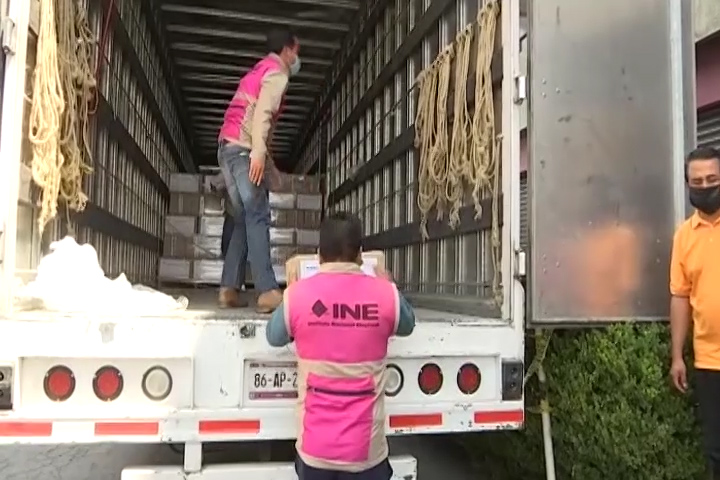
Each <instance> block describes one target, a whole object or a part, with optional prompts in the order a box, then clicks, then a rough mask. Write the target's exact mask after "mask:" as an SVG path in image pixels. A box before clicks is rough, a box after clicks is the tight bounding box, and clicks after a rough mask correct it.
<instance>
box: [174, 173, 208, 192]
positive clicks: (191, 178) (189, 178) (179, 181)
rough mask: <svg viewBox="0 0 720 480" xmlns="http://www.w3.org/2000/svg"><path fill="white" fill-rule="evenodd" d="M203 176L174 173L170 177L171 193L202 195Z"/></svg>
mask: <svg viewBox="0 0 720 480" xmlns="http://www.w3.org/2000/svg"><path fill="white" fill-rule="evenodd" d="M201 185H202V176H201V175H196V174H194V173H173V174H171V175H170V185H169V186H168V188H169V189H170V191H171V192H183V193H200V189H201Z"/></svg>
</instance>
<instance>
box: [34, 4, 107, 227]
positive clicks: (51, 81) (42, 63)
mask: <svg viewBox="0 0 720 480" xmlns="http://www.w3.org/2000/svg"><path fill="white" fill-rule="evenodd" d="M93 43H94V39H93V36H92V31H91V30H90V27H89V25H88V21H87V17H86V12H85V9H84V8H83V7H81V6H80V4H79V2H78V1H77V0H57V1H56V0H41V1H40V32H39V35H38V44H37V60H36V62H37V63H36V65H35V71H34V72H33V82H34V83H33V98H32V105H31V108H30V132H29V139H30V142H31V143H32V146H33V156H32V174H33V180H34V181H35V183H36V184H37V185H38V187H40V190H41V204H40V214H39V216H38V224H39V227H40V230H41V231H42V230H43V229H44V227H45V225H46V224H47V223H48V222H49V221H50V220H52V219H53V218H55V216H56V215H57V206H58V200H59V199H62V200H63V201H64V202H65V204H66V205H67V207H69V208H70V209H72V210H76V211H80V210H82V209H83V208H85V204H86V203H87V196H86V195H85V193H84V192H83V191H82V183H83V179H84V176H85V175H86V174H88V173H90V172H91V171H92V169H91V167H90V154H91V152H90V145H89V133H88V127H89V123H88V115H89V104H90V102H91V101H92V98H93V93H94V89H95V79H94V77H93V69H92V68H91V66H90V63H91V50H92V45H93Z"/></svg>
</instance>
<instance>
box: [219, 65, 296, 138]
mask: <svg viewBox="0 0 720 480" xmlns="http://www.w3.org/2000/svg"><path fill="white" fill-rule="evenodd" d="M279 62H280V60H279V59H278V58H276V57H274V56H272V55H268V56H267V57H265V58H263V59H262V60H260V61H259V62H258V63H256V64H255V66H254V67H253V69H252V70H250V71H249V72H248V73H246V74H245V75H244V76H243V77H242V78H241V79H240V83H239V84H238V87H237V90H236V91H235V96H234V97H233V98H232V100H230V105H229V106H228V108H227V110H225V119H224V121H223V125H222V128H220V135H219V137H220V139H221V140H223V139H224V140H238V139H239V138H240V133H241V131H242V127H243V125H242V124H243V122H244V121H246V120H248V121H249V120H250V119H246V118H245V114H246V112H247V110H248V107H249V106H250V105H251V104H252V103H255V102H256V101H257V99H258V97H259V96H260V88H261V87H262V81H263V78H264V77H265V75H267V74H268V73H272V72H277V71H280V70H282V66H281V65H280V63H279ZM284 103H285V99H284V96H283V101H282V103H281V105H280V108H279V109H278V111H277V113H276V114H275V117H274V120H276V119H277V117H278V115H280V111H281V110H282V108H283V105H284Z"/></svg>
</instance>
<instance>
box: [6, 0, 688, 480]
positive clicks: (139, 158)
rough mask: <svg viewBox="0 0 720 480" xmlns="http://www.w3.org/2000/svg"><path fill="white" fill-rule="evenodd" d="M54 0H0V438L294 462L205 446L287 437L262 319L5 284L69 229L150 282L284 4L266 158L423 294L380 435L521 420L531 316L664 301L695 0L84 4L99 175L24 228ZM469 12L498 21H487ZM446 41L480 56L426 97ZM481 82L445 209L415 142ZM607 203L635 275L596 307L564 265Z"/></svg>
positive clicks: (653, 312)
mask: <svg viewBox="0 0 720 480" xmlns="http://www.w3.org/2000/svg"><path fill="white" fill-rule="evenodd" d="M66 2H70V0H55V2H53V1H47V0H32V1H28V0H5V1H4V2H2V8H3V10H2V14H3V21H2V47H3V62H2V64H3V65H4V70H3V72H2V78H3V83H2V110H1V111H2V117H1V118H0V121H1V123H0V160H1V162H0V169H1V171H0V191H1V192H2V195H0V199H1V203H0V219H1V220H2V221H1V222H0V228H1V230H0V241H1V244H2V249H1V250H0V261H1V263H0V271H1V272H2V275H1V276H0V319H1V320H2V321H0V445H18V444H88V443H143V444H147V443H169V444H178V445H182V446H183V447H184V450H183V451H184V461H183V464H182V465H167V466H159V467H158V466H155V467H144V466H135V465H128V466H127V468H125V469H124V470H123V472H122V479H123V480H166V479H167V480H169V479H175V478H193V479H198V480H200V479H210V480H221V479H230V478H237V477H238V476H242V478H247V479H256V480H261V479H273V480H281V479H292V478H295V473H294V469H293V466H292V464H291V463H282V462H278V463H274V462H261V463H253V464H244V463H237V464H223V465H210V464H207V462H204V461H203V445H207V444H211V443H214V442H238V443H242V442H250V441H261V442H262V441H267V442H271V441H275V440H289V439H293V438H294V437H295V403H296V400H295V398H293V396H292V395H290V396H285V397H284V396H278V395H273V392H272V390H273V388H276V387H275V386H273V384H272V382H270V384H266V383H265V382H260V383H258V382H253V381H252V379H253V378H256V377H257V376H258V375H259V376H261V377H262V376H263V375H265V376H275V375H292V373H293V371H294V360H295V359H294V348H293V346H292V345H291V346H289V347H287V348H285V349H274V348H271V347H270V346H268V345H267V343H266V341H265V332H264V329H265V324H266V322H267V317H265V316H262V315H259V314H256V313H255V312H254V311H252V310H251V309H231V310H219V309H218V308H217V307H216V306H215V301H214V300H215V298H214V294H213V292H209V293H208V291H207V290H203V289H195V288H189V289H187V290H184V291H182V293H183V294H184V295H185V296H187V298H188V299H189V306H188V309H187V310H186V311H182V312H177V313H173V314H168V315H152V316H150V315H130V316H129V315H118V314H117V313H116V312H112V311H108V312H106V313H103V314H102V315H96V314H93V315H82V314H70V313H59V312H53V311H47V310H43V309H23V310H20V309H18V308H16V307H15V306H14V295H15V293H14V292H16V291H17V289H18V285H19V284H20V283H22V282H25V281H27V280H29V279H32V278H33V275H34V273H35V269H36V267H37V265H38V262H39V259H40V257H41V255H42V253H43V252H44V251H45V249H46V248H47V245H48V242H50V241H53V240H57V239H59V238H61V237H62V236H64V235H66V234H67V233H68V232H70V233H72V234H73V235H74V236H75V238H76V239H77V240H78V242H79V243H89V244H91V245H93V246H94V247H95V249H96V250H97V252H98V258H99V261H100V264H101V266H102V267H103V270H104V271H105V273H106V274H107V275H108V276H110V277H114V276H117V275H118V274H120V273H125V274H126V275H127V277H128V278H129V279H130V280H131V281H132V282H136V283H141V284H145V285H149V286H153V287H157V286H158V262H159V259H160V256H161V252H162V250H163V245H162V243H163V232H164V223H165V218H166V216H167V212H168V201H169V200H168V199H169V188H168V186H169V183H170V178H171V177H172V176H173V175H175V174H178V173H195V172H197V171H199V170H200V169H201V168H203V167H206V166H213V165H217V159H216V150H217V136H218V130H219V127H220V125H221V122H222V117H223V111H224V108H225V107H226V106H227V104H228V102H229V100H230V99H231V98H232V96H233V94H234V91H235V88H236V85H237V82H238V81H239V79H240V77H241V75H242V74H243V73H244V72H246V71H247V70H248V69H249V68H251V67H252V65H253V64H254V62H256V61H257V60H258V59H259V58H261V57H262V56H263V55H264V54H265V52H263V47H262V45H263V41H264V33H265V32H266V31H267V30H268V29H269V28H271V27H272V26H273V25H289V26H291V27H292V28H293V29H294V31H295V32H296V33H297V35H298V38H299V40H300V44H301V53H300V55H301V58H302V62H303V68H302V71H301V72H300V74H299V75H297V76H296V77H293V78H292V79H291V82H290V86H289V89H288V92H287V103H286V105H287V107H286V109H285V110H284V111H283V113H282V115H281V117H280V119H279V121H278V126H277V128H276V135H275V136H274V137H273V144H272V150H273V153H274V156H275V157H276V160H277V163H278V165H279V166H281V168H284V169H286V170H288V171H290V170H292V171H294V172H295V173H298V174H310V175H313V174H314V175H322V178H323V189H324V209H325V212H335V211H342V210H345V211H351V212H354V213H357V214H358V215H359V216H360V218H361V220H362V221H363V224H364V229H365V232H364V233H365V238H364V244H363V248H364V249H366V250H382V251H383V252H384V253H385V257H386V263H387V268H388V270H390V271H391V272H392V273H393V275H394V276H395V278H396V281H397V284H398V286H399V288H400V289H401V290H402V291H403V293H404V294H405V295H406V296H407V298H408V299H409V300H410V302H411V303H412V304H413V306H414V308H415V311H416V317H417V325H416V328H415V331H414V333H413V334H412V335H411V336H410V337H408V338H396V339H393V340H392V341H391V343H390V347H389V359H388V378H390V379H392V381H389V382H388V391H386V398H387V400H386V410H387V416H388V419H387V425H386V427H387V432H388V434H389V435H391V436H401V435H418V434H440V433H460V432H484V431H492V430H498V429H520V428H522V425H523V422H524V418H525V413H524V412H525V410H524V397H523V386H524V382H525V374H526V372H525V370H526V369H525V360H526V359H525V341H524V339H525V334H526V329H527V328H528V326H530V327H533V328H534V327H565V326H568V325H588V324H591V325H598V324H604V323H607V322H613V321H623V320H628V319H641V320H648V321H653V320H662V319H663V318H664V317H665V316H666V314H665V305H667V302H665V304H664V305H663V300H667V294H665V293H664V292H665V291H666V290H667V288H666V287H665V284H663V281H664V279H665V278H666V276H667V273H666V269H667V268H666V267H667V261H666V260H665V257H664V256H663V255H664V254H667V253H668V252H669V242H670V241H671V238H672V230H673V227H674V225H675V224H676V223H677V222H678V221H679V220H680V219H682V218H683V216H684V214H685V204H684V203H683V200H682V199H683V194H684V190H683V178H682V157H683V155H684V152H685V151H686V150H687V149H688V148H689V147H690V146H692V144H693V142H694V140H693V139H694V120H693V119H694V117H695V113H694V99H693V87H692V84H693V76H692V70H693V66H694V65H693V50H692V43H691V40H690V39H691V37H692V35H691V32H692V29H691V28H689V27H688V26H689V25H690V22H691V12H689V11H688V7H687V6H686V5H685V4H686V3H689V2H674V1H670V0H668V1H667V2H666V1H662V0H636V1H634V2H624V1H622V0H606V1H605V2H589V1H588V2H577V1H576V0H575V1H573V0H549V1H547V2H545V1H543V2H527V3H526V2H524V1H521V0H498V1H491V0H487V1H484V0H322V1H321V0H272V1H271V0H267V1H265V2H250V1H248V2H229V1H223V0H214V1H213V2H207V1H206V2H201V1H199V0H121V1H120V0H118V1H112V0H108V1H104V2H98V1H85V0H82V1H79V2H78V4H79V5H81V6H82V9H83V11H85V12H87V18H88V20H89V22H88V23H89V27H90V31H91V37H92V39H93V52H94V53H93V54H94V55H95V54H96V58H97V63H98V66H97V69H96V70H95V74H96V79H97V92H96V95H95V97H94V98H95V105H94V110H93V112H92V115H91V116H90V117H89V118H90V120H89V121H90V128H89V132H90V134H89V138H90V145H91V152H92V155H91V157H92V169H93V171H92V173H89V174H87V175H86V176H85V178H84V183H83V190H84V192H85V193H86V194H87V197H88V198H87V203H86V205H85V207H84V209H83V210H82V211H81V212H70V213H68V214H67V217H66V215H65V213H62V211H61V213H59V214H58V218H57V219H56V220H55V221H53V222H51V223H49V224H48V225H47V226H46V228H45V231H44V232H40V230H39V228H38V215H39V207H38V204H37V192H36V187H35V186H34V185H33V181H32V175H33V174H32V153H31V150H32V147H31V145H30V142H29V141H28V131H29V127H28V125H29V123H30V122H29V111H30V106H29V105H30V103H31V101H32V92H33V83H32V81H33V71H34V70H35V69H36V67H37V65H36V60H37V61H43V60H44V59H43V57H42V55H43V54H42V52H41V51H39V50H38V49H37V45H38V36H39V35H40V34H41V32H42V30H43V27H44V26H45V27H47V25H43V19H44V18H47V17H46V16H44V15H43V9H47V8H50V7H52V5H53V4H55V3H57V5H58V7H59V6H60V5H62V4H64V3H66ZM680 3H682V4H683V5H682V6H681V5H680ZM49 6H50V7H49ZM493 8H494V9H495V10H492V9H493ZM488 9H491V10H488ZM483 11H485V12H488V11H493V12H495V13H494V14H493V15H495V25H496V31H494V32H493V35H485V37H486V38H484V39H483V34H487V33H488V32H487V31H485V30H483V29H484V28H489V27H488V26H487V25H486V24H484V23H483V24H479V15H478V14H479V13H480V12H483ZM483 18H485V17H483ZM61 33H62V32H58V35H60V34H61ZM460 41H465V42H468V43H467V44H466V45H469V47H467V48H466V50H463V51H464V52H466V53H467V52H468V51H469V52H470V53H469V55H470V56H472V55H475V59H474V60H472V61H470V62H469V64H468V65H467V77H468V82H467V83H465V82H462V83H465V84H466V87H467V92H466V95H465V97H466V98H460V99H459V100H458V99H457V98H454V96H453V92H454V91H455V90H456V88H457V85H459V84H460V83H458V84H456V85H455V86H453V85H450V86H448V87H447V90H448V91H447V92H445V93H446V94H447V95H446V97H445V98H443V99H438V97H437V95H438V93H437V92H438V91H440V90H438V91H435V90H434V89H432V88H426V89H425V93H423V78H425V79H426V78H427V77H423V74H427V72H429V71H430V70H432V68H433V65H435V67H437V66H438V62H441V61H442V60H443V58H444V56H449V57H453V59H452V61H449V60H448V61H447V67H446V68H447V69H448V71H449V72H454V71H455V69H457V68H458V65H459V60H458V58H456V57H457V56H458V55H457V54H458V52H460V51H461V50H460V49H459V48H458V47H457V45H458V43H459V42H460ZM483 42H484V43H483ZM488 45H489V47H488ZM478 48H481V49H482V48H485V49H487V58H486V61H484V63H483V65H485V66H484V67H483V68H484V69H485V71H484V72H481V73H483V74H484V75H485V76H484V77H481V76H476V73H477V72H476V71H477V70H478V69H479V68H480V67H477V66H476V65H480V64H481V62H482V61H483V60H482V59H481V56H480V55H477V54H478ZM93 67H96V66H95V65H93ZM451 77H452V75H451ZM455 77H457V75H455ZM455 77H453V78H455ZM438 78H439V77H438ZM481 84H482V88H485V91H484V92H485V96H484V97H481V96H478V94H477V93H478V91H479V90H480V89H481ZM439 88H440V87H439ZM428 92H430V93H428ZM428 95H429V96H430V97H428ZM427 98H432V99H434V100H432V101H433V102H435V103H436V104H437V108H436V109H434V108H429V109H428V107H427V105H425V106H424V107H423V101H425V102H426V103H427ZM483 102H484V103H483ZM481 103H482V104H483V105H484V108H485V109H486V111H494V118H490V119H489V120H487V119H486V120H485V124H484V125H486V126H487V128H488V129H489V130H488V131H489V132H491V137H485V138H483V140H484V141H485V142H487V143H489V144H490V145H491V146H489V147H487V148H488V149H490V150H489V151H495V152H496V153H497V158H496V167H497V168H496V173H495V176H494V177H493V175H489V176H488V177H487V178H485V179H483V181H484V182H486V183H485V184H484V188H483V189H481V190H482V191H480V192H479V193H477V192H475V193H476V195H474V196H473V195H472V193H471V191H472V190H473V187H474V185H469V190H468V191H465V192H462V195H461V198H460V199H459V200H457V199H456V200H457V201H456V202H455V206H456V207H457V208H455V210H454V211H453V208H451V207H452V206H451V205H450V204H447V205H446V207H447V208H446V211H445V212H444V213H445V214H444V215H443V216H440V215H438V211H442V210H443V206H442V205H440V207H438V204H437V203H435V204H432V205H429V204H428V203H427V202H425V203H423V201H422V199H419V198H418V197H419V196H420V197H423V195H424V194H423V189H426V188H427V180H423V179H422V176H423V175H426V176H427V175H428V168H427V161H428V159H427V158H426V157H424V155H426V153H423V152H424V150H423V141H424V140H423V139H424V137H423V136H422V133H421V132H419V130H420V128H418V127H419V126H418V125H417V124H416V123H417V121H418V120H419V119H422V121H424V122H427V121H428V120H427V115H430V114H432V115H438V117H439V116H442V115H444V116H445V117H443V118H445V119H447V121H448V123H449V125H450V126H449V127H447V128H448V132H449V131H450V130H452V123H453V120H452V118H453V114H454V113H455V112H457V109H458V108H463V109H467V110H468V112H470V113H469V117H467V118H470V117H472V112H473V111H474V109H475V107H476V106H477V105H479V104H481ZM450 104H453V105H455V107H452V106H451V107H449V108H448V105H450ZM421 108H426V115H425V116H424V117H423V116H422V115H418V111H419V109H421ZM427 112H430V114H428V113H427ZM19 119H22V120H19ZM443 121H444V120H443ZM469 132H471V133H469V134H468V135H470V136H471V137H473V138H475V136H477V135H478V133H477V131H475V130H472V129H471V130H469ZM473 132H474V133H473ZM478 138H480V137H478ZM448 148H449V150H448V153H447V154H446V156H445V158H446V159H448V158H449V157H450V153H451V151H452V150H451V149H450V147H448ZM448 161H450V160H448ZM446 174H447V173H446ZM441 176H442V175H441ZM490 179H493V181H489V180H490ZM494 179H496V180H497V181H495V180H494ZM440 181H444V180H443V179H440ZM478 181H480V180H478ZM644 183H650V184H652V186H653V189H652V190H651V192H652V193H651V194H650V196H651V197H652V198H653V201H652V202H648V198H650V196H648V194H647V193H645V191H644V190H639V189H638V187H637V186H638V185H642V184H644ZM466 186H467V185H466ZM485 187H486V188H485ZM478 190H480V189H478ZM641 191H642V192H644V193H642V194H641V193H640V192H641ZM598 192H600V193H598ZM425 193H427V192H425ZM598 195H600V196H598ZM473 197H475V198H473ZM423 198H424V197H423ZM650 203H652V205H650ZM423 205H424V206H423ZM428 205H429V206H428ZM630 207H633V208H634V210H633V212H635V210H637V209H639V211H640V214H635V213H632V215H631V214H630V213H628V212H629V211H630V210H631V208H630ZM607 214H609V215H610V221H609V223H606V224H603V225H606V226H609V228H610V229H611V230H612V229H613V228H614V227H615V226H617V225H619V224H625V223H629V224H630V225H631V226H640V227H642V229H641V230H642V231H643V232H647V231H649V232H651V233H650V235H645V236H643V235H639V236H637V237H636V238H637V241H638V242H640V247H642V248H640V251H642V252H644V253H643V255H644V256H643V258H642V259H638V262H639V263H638V268H637V270H638V271H639V275H640V279H641V281H640V282H636V283H631V284H629V286H628V287H627V289H626V291H623V292H621V293H617V292H615V290H612V289H610V290H609V292H608V295H610V296H611V298H610V300H609V303H607V304H601V305H600V307H601V308H600V309H597V308H590V306H588V305H585V304H583V303H582V302H581V300H578V299H579V298H582V295H580V296H578V295H577V293H576V292H575V291H574V290H572V289H570V288H569V287H567V286H568V285H571V286H572V285H573V284H574V285H583V284H584V282H583V275H587V272H588V270H587V269H586V268H585V267H584V265H585V263H583V262H584V261H583V260H582V259H587V258H589V257H592V256H593V253H592V252H588V251H582V250H581V254H580V255H579V256H577V255H574V256H573V255H570V254H568V253H567V252H568V251H571V250H572V251H575V250H573V249H572V248H565V247H566V246H567V245H576V244H578V243H582V241H584V239H587V238H590V236H591V235H592V233H593V228H595V226H596V224H598V223H599V222H600V220H599V219H600V217H602V218H606V217H607ZM596 216H597V217H596ZM65 217H66V218H65ZM596 219H597V221H596ZM633 222H635V223H633ZM451 224H452V225H451ZM568 242H569V243H568ZM590 272H591V273H592V272H595V271H594V270H590ZM607 275H608V279H609V280H610V283H617V282H614V277H613V275H614V273H613V272H612V271H611V272H610V273H607ZM558 279H563V281H561V282H560V283H557V282H558ZM595 283H597V282H595ZM595 283H593V285H595ZM560 285H562V286H563V287H562V288H563V289H566V290H562V291H561V292H560V293H558V290H559V289H560V288H561V287H560ZM160 288H161V287H160ZM593 288H596V287H593ZM601 288H605V287H601ZM173 292H174V293H177V290H174V291H173ZM563 292H565V293H563ZM571 292H575V293H571ZM613 295H614V296H613ZM620 296H621V297H622V298H620ZM528 360H530V359H528ZM283 388H284V387H283ZM391 455H392V452H391ZM391 463H392V465H393V468H394V470H395V476H396V478H402V479H404V480H408V479H414V478H418V476H419V475H420V474H422V472H421V471H420V472H418V470H417V462H416V459H414V458H412V457H411V456H400V457H391Z"/></svg>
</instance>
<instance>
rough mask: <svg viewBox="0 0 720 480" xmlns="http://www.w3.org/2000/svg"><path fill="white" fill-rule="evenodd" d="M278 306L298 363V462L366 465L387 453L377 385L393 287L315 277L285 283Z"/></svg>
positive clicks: (394, 309) (393, 323)
mask: <svg viewBox="0 0 720 480" xmlns="http://www.w3.org/2000/svg"><path fill="white" fill-rule="evenodd" d="M285 301H286V302H287V303H286V304H285V308H286V320H287V322H288V331H289V333H290V336H291V337H292V338H294V339H295V345H296V349H297V357H298V372H299V375H298V377H299V387H298V393H299V408H300V415H299V425H298V440H297V450H298V453H299V455H300V457H301V458H302V459H303V461H305V462H306V463H307V464H309V465H311V466H313V467H315V468H328V469H334V470H345V471H362V470H365V469H368V468H372V467H374V466H375V465H377V464H379V463H380V462H381V461H382V460H384V459H385V457H387V455H388V448H387V439H386V437H385V410H384V396H385V393H384V380H385V366H386V356H387V349H388V339H389V338H390V337H391V336H392V335H394V334H395V332H396V331H397V323H398V321H399V309H400V305H399V298H398V291H397V288H396V287H395V285H394V284H392V283H390V282H388V281H386V280H383V279H380V278H376V277H371V276H367V275H364V274H363V273H362V272H361V271H359V270H358V272H357V273H356V272H347V273H345V272H327V273H318V274H316V275H314V276H313V277H310V278H308V279H305V280H301V281H300V282H298V283H296V284H293V285H292V286H291V287H290V288H289V289H288V290H287V291H286V297H285Z"/></svg>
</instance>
